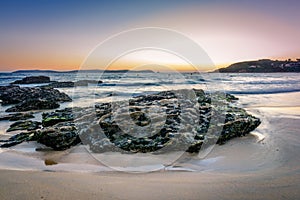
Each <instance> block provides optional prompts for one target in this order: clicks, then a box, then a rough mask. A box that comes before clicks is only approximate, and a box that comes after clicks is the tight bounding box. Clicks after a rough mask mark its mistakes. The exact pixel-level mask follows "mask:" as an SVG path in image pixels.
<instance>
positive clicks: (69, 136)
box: [34, 122, 81, 150]
mask: <svg viewBox="0 0 300 200" xmlns="http://www.w3.org/2000/svg"><path fill="white" fill-rule="evenodd" d="M34 137H35V138H36V140H37V142H39V143H41V144H44V145H46V146H48V147H51V148H52V149H54V150H65V149H68V148H70V147H71V146H74V145H76V144H78V143H80V142H81V140H80V138H79V135H78V132H77V129H76V127H75V124H74V123H71V122H61V123H58V124H56V125H54V126H53V127H46V128H43V129H40V130H37V131H36V132H35V134H34Z"/></svg>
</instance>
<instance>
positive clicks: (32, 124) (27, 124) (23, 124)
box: [6, 120, 41, 132]
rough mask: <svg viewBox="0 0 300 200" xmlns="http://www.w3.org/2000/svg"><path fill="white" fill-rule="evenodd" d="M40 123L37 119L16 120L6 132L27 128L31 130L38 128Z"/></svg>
mask: <svg viewBox="0 0 300 200" xmlns="http://www.w3.org/2000/svg"><path fill="white" fill-rule="evenodd" d="M40 125H41V123H40V122H37V121H31V120H28V121H18V122H15V123H13V124H11V125H10V127H9V129H7V131H6V132H10V131H17V130H27V131H32V130H36V129H38V128H40Z"/></svg>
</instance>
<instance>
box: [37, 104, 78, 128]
mask: <svg viewBox="0 0 300 200" xmlns="http://www.w3.org/2000/svg"><path fill="white" fill-rule="evenodd" d="M42 116H43V120H42V124H43V126H44V127H46V126H53V125H55V124H57V123H59V122H66V121H73V120H74V116H73V112H72V109H71V108H66V109H63V110H56V111H55V112H49V113H43V115H42Z"/></svg>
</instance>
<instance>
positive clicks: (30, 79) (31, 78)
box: [11, 76, 50, 84]
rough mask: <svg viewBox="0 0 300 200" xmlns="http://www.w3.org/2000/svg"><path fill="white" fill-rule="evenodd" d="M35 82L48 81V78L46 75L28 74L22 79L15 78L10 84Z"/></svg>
mask: <svg viewBox="0 0 300 200" xmlns="http://www.w3.org/2000/svg"><path fill="white" fill-rule="evenodd" d="M37 83H50V78H49V77H48V76H28V77H25V78H23V79H22V80H16V81H15V82H12V83H11V84H37Z"/></svg>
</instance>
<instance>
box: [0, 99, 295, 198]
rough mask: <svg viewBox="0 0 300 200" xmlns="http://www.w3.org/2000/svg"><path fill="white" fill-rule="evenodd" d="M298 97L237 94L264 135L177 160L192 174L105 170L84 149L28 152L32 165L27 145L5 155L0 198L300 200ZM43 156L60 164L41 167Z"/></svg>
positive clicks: (0, 179)
mask: <svg viewBox="0 0 300 200" xmlns="http://www.w3.org/2000/svg"><path fill="white" fill-rule="evenodd" d="M299 97H300V93H288V94H273V95H251V97H249V96H244V97H243V96H241V106H242V107H244V108H246V109H247V110H248V111H249V112H251V113H253V114H254V115H255V116H258V117H259V118H261V120H262V124H261V126H259V127H258V129H256V130H255V132H257V133H258V134H262V135H264V136H265V138H264V139H263V140H261V138H260V139H259V138H257V137H254V136H253V135H249V136H247V137H243V138H236V139H233V140H231V141H229V142H227V143H226V144H225V145H221V146H216V147H215V148H214V149H213V151H212V152H211V153H210V154H209V155H208V156H207V157H206V158H205V159H204V160H200V159H198V158H192V157H188V158H186V159H185V160H183V161H182V162H178V163H176V165H177V166H176V167H181V168H188V169H192V170H195V171H196V172H182V171H164V170H161V171H158V172H152V173H138V174H136V173H135V174H133V173H125V172H116V171H111V170H108V171H106V170H105V169H107V168H105V167H103V166H102V167H103V168H99V167H101V166H99V162H97V161H96V160H95V159H93V157H88V156H87V155H88V154H87V153H86V152H84V150H83V149H82V148H75V149H72V150H70V151H69V152H61V153H60V154H57V153H53V152H52V153H51V152H48V153H47V152H46V153H45V152H41V153H40V154H38V155H37V154H32V156H31V157H30V160H26V159H28V155H30V148H28V149H29V152H27V153H23V154H22V153H21V154H20V153H14V152H10V151H7V152H3V153H1V154H0V158H1V163H0V164H1V166H0V169H2V170H0V174H1V178H0V199H300V186H299V185H300V164H299V163H300V156H299V153H300V142H299V141H300V132H299V130H300V112H299V111H300V109H299V105H298V99H299ZM278 99H280V101H279V100H278ZM23 145H24V146H23V148H24V147H26V145H29V146H27V147H30V145H32V144H23ZM21 147H22V146H21ZM21 147H20V146H19V148H21ZM33 155H35V156H33ZM41 156H44V157H43V158H49V159H52V160H55V161H57V162H58V163H59V164H58V165H53V166H45V165H44V162H43V160H41ZM45 156H46V157H45ZM28 161H29V162H28ZM32 166H35V168H34V169H32ZM174 167H175V166H174ZM12 169H18V170H12ZM21 169H22V170H21ZM63 169H65V170H63ZM174 169H176V168H173V170H174ZM178 169H180V168H178ZM24 170H26V171H24ZM67 171H69V172H67ZM94 171H101V172H97V173H94Z"/></svg>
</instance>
